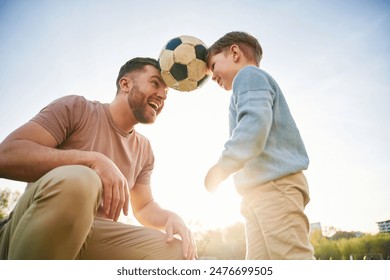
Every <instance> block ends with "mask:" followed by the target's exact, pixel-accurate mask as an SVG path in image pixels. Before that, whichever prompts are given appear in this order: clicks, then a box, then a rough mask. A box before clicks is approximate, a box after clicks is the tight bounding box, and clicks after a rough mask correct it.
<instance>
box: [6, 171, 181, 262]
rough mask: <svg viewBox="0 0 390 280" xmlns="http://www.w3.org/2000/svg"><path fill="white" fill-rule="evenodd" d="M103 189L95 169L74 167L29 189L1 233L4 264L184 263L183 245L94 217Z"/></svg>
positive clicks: (51, 174)
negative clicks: (62, 261)
mask: <svg viewBox="0 0 390 280" xmlns="http://www.w3.org/2000/svg"><path fill="white" fill-rule="evenodd" d="M101 196H102V183H101V180H100V178H99V176H98V175H97V173H96V172H94V171H93V170H92V169H90V168H88V167H85V166H79V165H74V166H73V165H69V166H62V167H59V168H56V169H53V170H52V171H50V172H48V173H47V174H46V175H44V176H43V177H42V178H40V179H39V180H38V181H36V182H34V183H30V184H28V186H27V188H26V190H25V192H24V194H23V195H22V196H21V198H20V199H19V201H18V203H17V205H16V206H15V208H14V211H13V212H12V215H11V216H10V219H9V221H8V222H7V223H6V224H5V225H4V226H3V227H2V229H0V259H37V260H38V259H46V260H48V259H182V258H183V256H182V247H181V241H179V240H175V242H173V243H169V244H168V243H166V236H165V234H164V233H162V232H160V231H158V230H154V229H150V228H146V227H139V226H132V225H126V224H122V223H118V222H114V221H112V220H108V219H104V218H99V217H95V215H96V212H97V209H98V206H99V204H100V200H101Z"/></svg>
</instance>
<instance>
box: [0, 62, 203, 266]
mask: <svg viewBox="0 0 390 280" xmlns="http://www.w3.org/2000/svg"><path fill="white" fill-rule="evenodd" d="M116 85H117V94H116V96H115V98H114V100H113V101H112V102H111V103H110V104H102V103H99V102H91V101H88V100H86V99H84V98H83V97H81V96H66V97H63V98H60V99H58V100H56V101H54V102H53V103H51V104H50V105H49V106H47V107H46V108H44V109H43V110H42V111H41V112H40V113H39V114H38V115H37V116H35V117H34V118H33V119H32V120H30V121H29V122H27V123H26V124H24V125H23V126H21V127H20V128H18V129H17V130H15V131H14V132H13V133H11V134H10V135H9V136H8V137H7V138H6V139H5V140H4V141H3V142H2V143H1V144H0V177H2V178H7V179H11V180H19V181H25V182H30V183H28V185H27V187H26V190H25V192H24V194H23V195H22V197H21V198H20V199H19V201H18V204H17V205H16V206H15V209H14V210H13V211H12V213H11V215H10V217H9V219H8V221H7V222H6V223H5V225H3V227H2V229H0V259H183V258H184V259H194V258H196V257H197V253H196V247H195V242H194V238H193V236H192V233H191V231H190V230H189V229H188V228H187V227H186V225H185V223H184V222H183V220H182V219H181V218H180V217H179V216H178V215H176V214H175V213H173V212H170V211H168V210H165V209H162V208H161V207H160V206H159V205H158V204H157V203H156V202H155V201H154V199H153V196H152V192H151V186H150V176H151V173H152V170H153V164H154V157H153V152H152V149H151V147H150V144H149V141H148V140H147V139H146V138H145V137H144V136H142V135H140V134H138V133H137V132H136V131H135V130H134V126H135V125H136V124H138V123H153V122H154V121H155V120H156V117H157V116H158V114H159V113H160V112H161V110H162V109H163V107H164V101H165V100H166V98H167V90H168V88H167V86H166V84H165V83H164V81H163V80H162V79H161V76H160V71H159V65H158V62H157V61H156V60H154V59H151V58H134V59H132V60H130V61H128V62H127V63H126V64H124V65H123V66H122V67H121V69H120V71H119V75H118V78H117V82H116ZM129 203H130V204H131V207H132V210H133V213H134V216H135V217H136V218H137V219H138V221H139V222H140V223H141V224H142V225H144V226H145V227H138V226H133V225H125V224H122V223H119V222H117V220H118V218H119V215H120V213H121V212H122V211H123V213H124V214H125V215H127V214H128V205H129ZM152 228H153V229H152ZM160 229H165V234H164V233H163V232H161V231H160ZM175 234H178V235H179V236H180V237H181V241H180V240H178V239H176V238H174V237H173V235H175Z"/></svg>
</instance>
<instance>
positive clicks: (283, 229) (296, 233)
mask: <svg viewBox="0 0 390 280" xmlns="http://www.w3.org/2000/svg"><path fill="white" fill-rule="evenodd" d="M308 202H309V192H308V186H307V181H306V178H305V176H304V174H303V173H302V172H299V173H296V174H292V175H288V176H285V177H283V178H280V179H277V180H274V181H271V182H268V183H266V184H263V185H260V186H258V187H256V188H255V189H253V190H250V191H248V192H247V193H245V195H244V196H243V200H242V205H241V212H242V214H243V216H244V217H245V231H246V238H247V255H246V258H247V259H261V260H270V259H271V260H288V259H291V260H310V259H314V253H313V247H312V246H311V244H310V241H309V221H308V219H307V217H306V215H305V214H304V212H303V211H304V208H305V206H306V204H307V203H308Z"/></svg>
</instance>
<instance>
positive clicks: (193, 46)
mask: <svg viewBox="0 0 390 280" xmlns="http://www.w3.org/2000/svg"><path fill="white" fill-rule="evenodd" d="M206 56H207V47H206V45H205V44H204V43H203V42H202V41H201V40H200V39H198V38H196V37H193V36H188V35H183V36H178V37H176V38H173V39H171V40H169V41H168V43H167V44H166V45H165V46H164V47H163V49H162V50H161V52H160V55H159V59H158V61H159V64H160V67H161V76H162V78H163V80H164V82H165V83H166V84H167V86H168V87H170V88H173V89H175V90H178V91H187V92H188V91H193V90H195V89H197V88H200V87H201V86H202V85H203V84H204V83H205V82H206V81H207V80H208V78H209V76H210V74H209V72H208V70H207V64H206Z"/></svg>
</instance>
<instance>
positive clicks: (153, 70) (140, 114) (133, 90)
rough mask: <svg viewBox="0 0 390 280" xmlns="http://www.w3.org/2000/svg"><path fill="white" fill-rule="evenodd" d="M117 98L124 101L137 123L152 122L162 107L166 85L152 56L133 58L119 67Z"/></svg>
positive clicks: (166, 89) (165, 95)
mask: <svg viewBox="0 0 390 280" xmlns="http://www.w3.org/2000/svg"><path fill="white" fill-rule="evenodd" d="M116 83H117V98H116V99H118V100H123V101H124V102H126V103H127V104H128V106H129V108H130V110H131V112H132V114H133V116H134V118H135V119H136V120H137V122H139V123H153V122H154V121H155V119H156V117H157V115H158V114H159V113H160V112H161V110H162V109H163V107H164V102H165V100H166V98H167V92H168V87H167V85H166V84H165V82H164V80H163V79H162V77H161V72H160V66H159V63H158V61H157V60H155V59H153V58H140V57H137V58H134V59H131V60H129V61H128V62H126V63H125V64H124V65H123V66H122V67H121V69H120V71H119V74H118V78H117V82H116Z"/></svg>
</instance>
